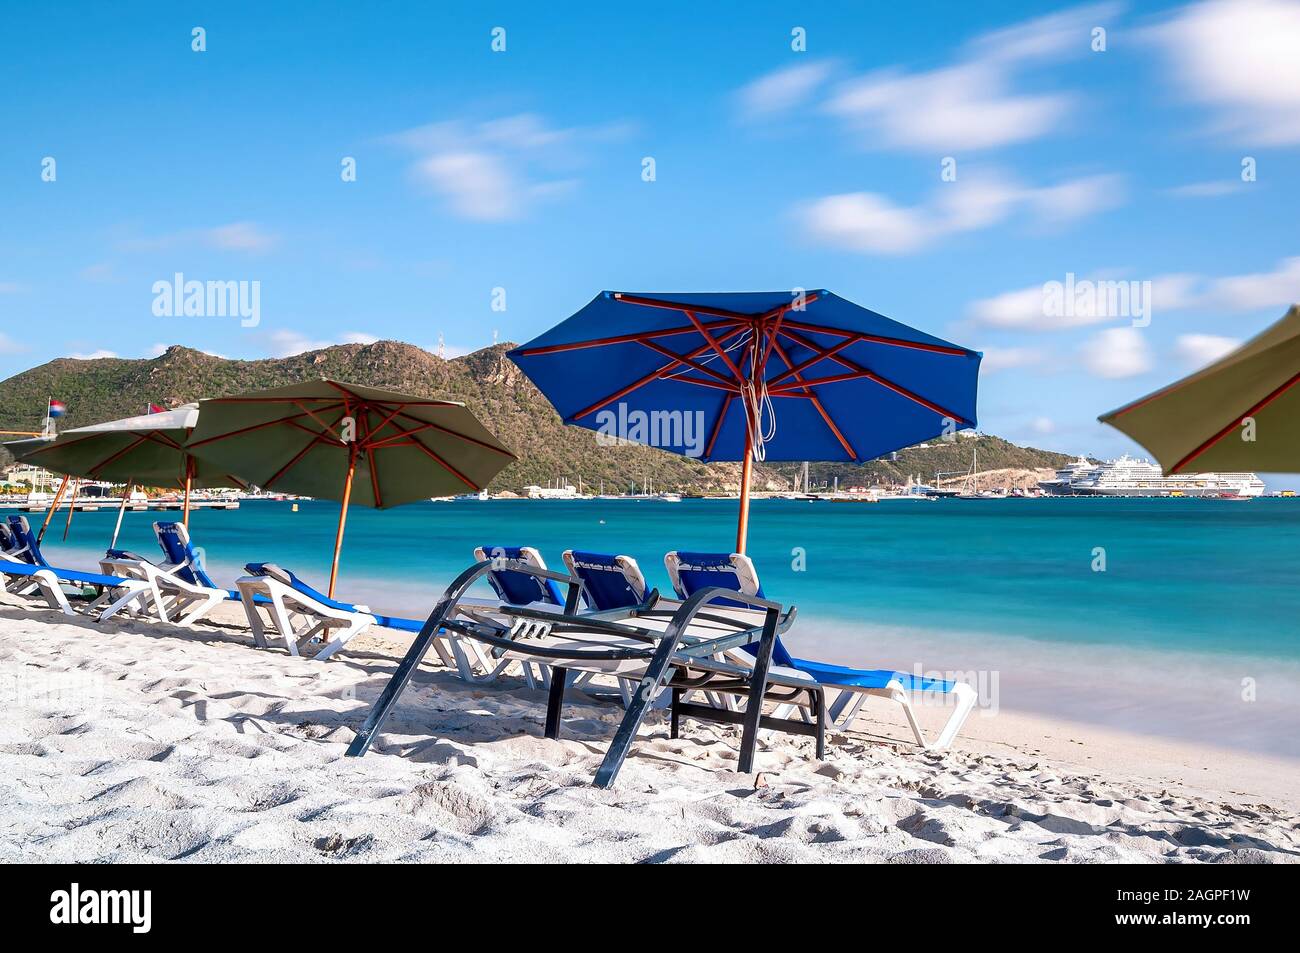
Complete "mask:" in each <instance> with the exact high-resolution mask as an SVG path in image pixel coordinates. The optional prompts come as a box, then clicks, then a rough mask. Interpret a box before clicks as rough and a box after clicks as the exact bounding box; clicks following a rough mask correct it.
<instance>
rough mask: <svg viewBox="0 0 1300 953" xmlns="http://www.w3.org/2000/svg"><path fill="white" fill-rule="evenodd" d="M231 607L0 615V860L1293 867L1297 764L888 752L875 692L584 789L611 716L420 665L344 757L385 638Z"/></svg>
mask: <svg viewBox="0 0 1300 953" xmlns="http://www.w3.org/2000/svg"><path fill="white" fill-rule="evenodd" d="M240 617H241V613H240V612H239V610H238V608H237V607H235V606H230V605H227V606H223V607H222V608H221V620H222V621H221V624H220V625H218V626H209V625H200V626H199V627H197V628H195V629H193V630H184V629H176V628H173V627H166V626H160V625H156V624H153V625H151V624H145V623H141V622H139V621H135V620H131V621H127V622H122V623H119V622H116V621H113V622H109V623H105V624H96V623H92V622H89V621H87V620H84V619H71V620H68V619H65V617H62V616H59V615H57V614H54V613H51V612H46V611H35V612H29V611H24V610H20V609H15V608H12V607H9V606H0V685H2V686H4V688H5V693H6V694H8V695H16V697H14V698H10V699H8V702H9V706H10V707H9V710H10V711H11V712H13V718H12V719H10V720H8V721H7V723H6V725H5V726H3V727H2V728H0V792H3V796H4V798H5V801H6V804H7V805H8V807H7V811H6V814H7V825H6V833H5V835H4V836H3V837H0V860H9V861H13V860H51V861H54V860H74V859H75V860H82V861H84V860H90V859H96V860H119V861H128V860H159V859H193V860H197V861H223V860H257V861H266V862H299V861H307V862H310V861H328V860H358V861H379V860H426V861H433V860H442V861H451V860H471V859H473V860H487V861H508V860H539V861H562V860H579V861H581V860H592V861H597V860H601V861H603V860H615V861H626V860H637V861H667V860H673V861H680V860H702V861H710V860H716V861H723V862H763V861H849V862H868V861H891V862H951V861H958V862H969V861H1020V862H1035V861H1063V862H1075V861H1088V862H1095V861H1133V862H1174V861H1216V862H1223V861H1260V862H1264V861H1280V862H1289V861H1294V860H1296V859H1297V858H1300V833H1297V831H1300V815H1297V814H1296V811H1297V809H1298V808H1300V804H1297V801H1296V794H1295V793H1290V792H1300V762H1292V761H1290V760H1286V759H1261V758H1259V757H1257V756H1253V755H1250V754H1244V753H1241V752H1232V751H1228V752H1225V751H1221V750H1218V749H1215V748H1213V747H1210V746H1207V745H1194V744H1173V743H1170V744H1166V743H1160V744H1153V743H1152V740H1151V739H1150V738H1146V737H1143V736H1140V735H1133V734H1128V733H1120V732H1114V731H1105V730H1098V729H1095V728H1093V727H1091V726H1079V725H1076V724H1071V723H1070V722H1068V721H1063V720H1058V719H1045V718H1041V717H1036V716H1032V715H1024V714H1021V713H1018V712H1014V711H1010V710H1005V709H1004V710H1003V711H1001V712H1000V713H999V714H998V715H997V716H995V717H985V718H981V717H978V716H977V717H972V718H971V719H970V720H969V721H968V723H967V729H966V731H964V732H963V733H962V735H960V736H959V737H958V739H957V742H956V744H955V746H954V749H953V750H952V751H951V752H949V753H947V754H944V755H938V754H934V753H928V752H923V751H920V750H919V749H917V748H916V747H915V745H912V744H906V743H900V740H901V739H903V738H906V737H907V736H906V734H905V733H904V731H905V729H904V726H903V724H902V722H901V720H898V721H895V720H894V719H895V715H894V712H893V711H892V710H891V709H893V708H895V707H896V706H891V705H889V704H888V703H887V702H884V701H883V700H873V701H872V702H870V703H869V704H868V705H867V706H866V709H865V711H866V717H865V718H863V717H860V718H859V720H858V722H857V723H856V724H855V726H854V727H853V729H852V730H851V731H849V732H838V731H835V732H832V733H831V735H830V737H829V739H828V752H827V757H826V759H825V760H824V761H822V762H818V761H816V760H815V759H813V758H812V757H811V744H810V742H809V741H808V739H798V738H791V737H790V736H783V735H776V734H772V733H767V732H765V733H762V734H761V736H760V744H759V753H758V763H757V766H756V767H757V773H756V774H755V775H740V774H737V773H735V772H734V770H733V769H734V764H735V757H736V737H735V735H736V729H735V728H734V727H733V726H713V725H703V724H700V723H691V724H689V725H688V726H687V727H686V728H685V729H684V730H683V734H682V737H681V738H680V739H678V740H676V741H673V740H669V739H668V737H667V733H666V726H665V725H663V724H662V723H661V722H662V718H658V719H652V720H651V721H650V722H648V723H647V726H646V727H645V728H644V729H643V732H642V736H641V740H640V741H639V742H638V744H637V745H636V746H635V747H634V749H633V753H632V755H631V757H630V758H629V760H628V762H627V765H626V766H625V769H624V774H623V776H622V777H621V778H620V781H619V784H618V785H617V786H616V788H615V789H614V790H612V791H600V790H598V789H596V788H594V787H592V786H591V784H590V781H591V776H592V773H593V771H594V769H595V766H596V764H597V763H598V762H599V758H600V755H601V754H602V753H603V750H604V747H605V745H606V744H607V743H608V741H609V738H610V737H611V736H612V733H613V729H614V727H615V725H616V724H617V721H618V719H619V716H620V714H621V710H620V709H618V708H617V707H616V706H613V705H608V704H598V703H595V702H592V701H590V700H589V699H585V698H583V697H582V696H580V695H578V694H577V693H575V699H574V701H573V704H571V705H567V706H566V710H565V718H564V722H563V731H562V736H561V739H560V740H559V741H548V740H546V739H544V738H542V737H541V723H542V720H543V719H544V715H545V693H543V692H540V691H534V690H529V689H527V688H526V687H524V686H523V684H522V681H521V680H519V679H513V678H512V679H506V680H504V681H503V682H499V683H494V684H488V685H470V684H467V683H465V682H463V681H461V680H460V679H459V678H457V677H456V676H455V675H454V674H453V673H451V672H449V671H447V670H445V669H442V668H440V667H438V666H434V665H429V664H427V663H426V665H425V666H422V667H421V669H420V671H419V673H418V675H417V676H416V678H415V680H414V681H413V682H412V686H411V689H410V690H409V691H408V692H407V694H406V695H405V696H404V699H403V703H402V704H401V705H400V706H399V709H398V710H396V711H395V712H394V717H393V718H392V719H391V721H390V724H389V725H388V726H387V728H386V730H385V731H384V732H383V733H382V735H381V736H380V739H379V741H378V742H377V744H376V746H375V748H374V749H373V750H372V752H371V753H370V754H369V755H367V756H366V757H365V758H364V759H360V760H356V761H353V760H351V759H344V758H343V757H342V752H343V749H344V747H345V746H346V745H347V743H348V742H349V741H350V740H351V738H352V737H353V728H354V727H355V726H356V725H357V724H359V722H360V720H361V719H362V718H364V714H365V711H366V709H367V708H368V706H369V704H370V703H371V701H372V700H373V698H374V697H375V696H376V695H377V693H378V691H379V690H380V689H381V688H382V686H383V684H384V683H385V682H386V680H387V677H388V675H389V674H390V673H391V671H392V670H393V668H394V667H395V665H396V661H397V657H398V654H400V652H401V650H402V649H404V647H405V645H406V644H407V643H406V640H405V639H404V638H395V637H393V636H390V635H388V634H386V633H384V632H383V631H382V630H380V631H376V630H372V631H371V632H370V633H366V634H363V635H361V636H359V637H357V638H356V639H355V640H353V642H352V643H350V644H349V647H348V649H347V650H346V651H345V652H342V653H340V654H339V655H337V656H335V658H334V659H332V660H330V661H329V662H326V663H318V662H315V661H313V660H310V659H305V658H297V659H295V658H291V657H289V656H288V655H287V654H286V653H284V652H283V651H281V650H277V649H269V650H257V649H254V648H253V647H252V646H251V641H250V639H249V637H248V634H247V632H246V630H244V629H242V627H238V628H237V627H235V626H234V624H233V623H234V622H235V620H238V619H239V618H240ZM41 686H45V688H46V689H47V690H45V691H42V690H41ZM60 686H62V687H60ZM78 686H80V688H78ZM51 688H52V690H51ZM87 688H90V689H92V691H91V694H90V695H86V693H85V690H86V689H87ZM945 714H946V713H945V712H940V711H935V710H926V709H924V708H923V709H922V710H921V712H920V720H921V722H922V725H923V727H925V728H926V729H931V728H932V727H933V724H934V722H935V720H936V719H938V718H942V717H943V716H944V715H945ZM886 739H890V740H886Z"/></svg>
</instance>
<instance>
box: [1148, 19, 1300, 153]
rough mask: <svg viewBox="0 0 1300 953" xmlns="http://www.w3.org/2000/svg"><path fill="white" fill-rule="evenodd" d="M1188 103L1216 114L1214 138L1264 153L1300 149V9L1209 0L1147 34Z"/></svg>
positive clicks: (1213, 126) (1212, 128)
mask: <svg viewBox="0 0 1300 953" xmlns="http://www.w3.org/2000/svg"><path fill="white" fill-rule="evenodd" d="M1147 36H1148V38H1150V39H1152V40H1153V41H1154V42H1155V43H1156V44H1157V45H1158V46H1159V47H1160V48H1161V49H1162V50H1163V52H1164V54H1165V56H1166V58H1167V59H1168V61H1169V63H1170V65H1171V66H1172V69H1173V76H1172V78H1173V81H1174V84H1175V85H1176V86H1177V87H1178V88H1179V90H1180V92H1181V93H1182V94H1183V95H1184V96H1185V97H1186V98H1188V99H1190V100H1192V101H1195V102H1200V103H1203V104H1205V105H1208V106H1210V107H1211V108H1212V109H1213V110H1214V120H1213V123H1212V127H1211V131H1213V132H1217V133H1219V134H1222V135H1225V136H1229V137H1232V138H1233V139H1234V140H1236V141H1242V140H1245V141H1247V142H1248V143H1257V144H1261V145H1288V144H1294V143H1300V56H1297V55H1296V50H1297V49H1300V4H1297V3H1295V2H1293V0H1210V2H1206V3H1196V4H1192V5H1190V6H1186V7H1182V8H1180V9H1179V10H1177V11H1176V12H1175V13H1174V14H1173V15H1172V16H1171V17H1170V18H1169V19H1168V20H1167V21H1165V22H1164V23H1162V24H1160V25H1159V26H1156V27H1154V28H1152V29H1151V30H1150V31H1149V32H1148V34H1147Z"/></svg>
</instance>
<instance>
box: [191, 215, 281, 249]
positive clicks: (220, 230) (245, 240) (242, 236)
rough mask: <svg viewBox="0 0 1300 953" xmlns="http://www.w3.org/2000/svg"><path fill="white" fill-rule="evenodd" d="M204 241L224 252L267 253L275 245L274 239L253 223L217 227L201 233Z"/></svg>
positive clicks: (234, 223) (233, 223) (236, 223)
mask: <svg viewBox="0 0 1300 953" xmlns="http://www.w3.org/2000/svg"><path fill="white" fill-rule="evenodd" d="M203 237H204V240H205V241H206V242H207V243H208V244H209V245H211V246H212V247H214V248H220V249H222V250H225V251H247V252H262V251H267V250H268V249H270V248H271V247H272V246H273V245H275V242H276V238H275V236H274V235H270V234H268V233H266V232H264V231H262V229H261V228H259V227H258V226H257V225H256V224H255V223H253V222H232V223H231V224H229V225H218V226H217V227H216V228H210V229H208V230H207V231H206V232H205V233H203Z"/></svg>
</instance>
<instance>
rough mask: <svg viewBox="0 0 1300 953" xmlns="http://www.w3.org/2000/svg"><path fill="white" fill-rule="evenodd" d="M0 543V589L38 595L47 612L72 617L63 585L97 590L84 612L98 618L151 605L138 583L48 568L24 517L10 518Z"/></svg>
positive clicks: (143, 610)
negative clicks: (89, 587)
mask: <svg viewBox="0 0 1300 953" xmlns="http://www.w3.org/2000/svg"><path fill="white" fill-rule="evenodd" d="M3 529H4V534H3V535H0V543H7V545H6V546H5V548H4V550H3V552H0V588H3V589H4V590H5V591H6V592H9V593H12V594H13V595H21V596H33V595H37V594H39V595H40V596H41V597H42V598H43V599H44V601H45V604H46V605H47V606H49V607H50V608H51V609H58V610H59V611H60V612H63V613H64V614H65V615H74V614H75V613H74V612H73V608H72V604H71V602H69V601H68V594H67V593H66V592H64V591H63V586H64V585H68V586H70V587H76V588H78V589H80V588H83V587H86V586H91V587H94V588H95V589H97V590H99V592H98V594H97V595H96V596H95V598H94V599H93V600H91V601H90V602H89V603H87V605H86V610H87V611H88V612H91V613H94V614H95V615H97V616H98V618H99V619H101V620H103V619H111V618H112V617H113V616H115V615H117V614H118V613H119V612H121V611H123V610H124V609H128V608H130V609H131V610H132V611H137V612H148V611H149V607H150V604H151V598H150V595H151V594H150V591H149V587H148V586H147V585H145V584H143V583H141V582H138V581H135V580H131V579H124V578H121V577H119V576H114V575H111V574H105V573H91V572H83V571H81V570H79V569H61V568H57V567H55V566H52V565H50V563H49V561H48V560H47V559H46V558H45V556H44V555H42V553H41V547H40V544H39V543H38V542H37V541H36V535H35V534H34V533H33V532H32V528H31V525H30V524H28V522H27V517H25V516H18V515H11V516H10V517H9V520H8V524H7V525H6V526H4V527H3Z"/></svg>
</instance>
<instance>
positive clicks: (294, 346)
mask: <svg viewBox="0 0 1300 953" xmlns="http://www.w3.org/2000/svg"><path fill="white" fill-rule="evenodd" d="M378 340H379V338H377V337H375V336H374V335H373V334H366V333H365V332H364V331H345V332H343V334H342V335H340V336H339V337H338V338H333V339H320V340H316V339H313V338H310V337H308V336H307V335H305V334H303V333H302V332H301V331H288V330H281V331H273V332H271V336H270V342H271V354H272V356H274V357H292V356H293V355H295V354H303V353H305V352H307V351H319V350H322V349H323V348H327V347H334V346H335V345H337V344H374V343H375V342H376V341H378ZM204 353H207V352H204ZM213 356H214V357H220V356H221V355H219V354H217V355H213Z"/></svg>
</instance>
